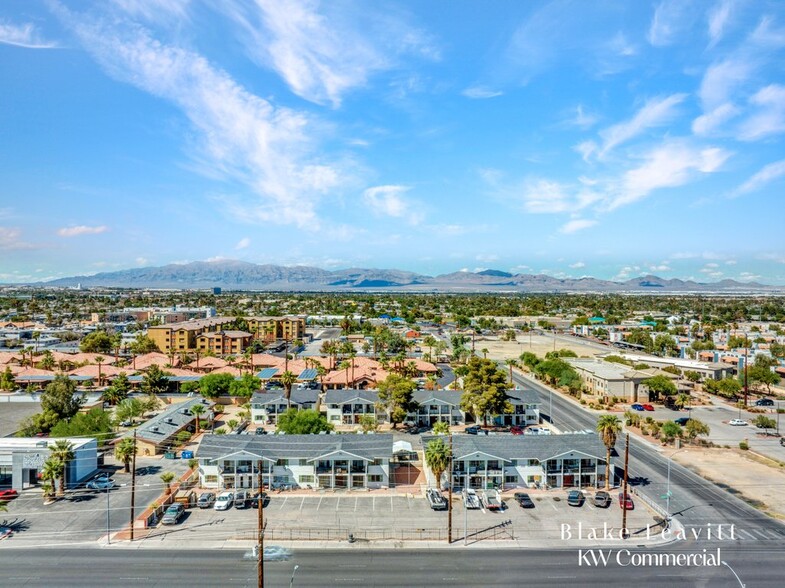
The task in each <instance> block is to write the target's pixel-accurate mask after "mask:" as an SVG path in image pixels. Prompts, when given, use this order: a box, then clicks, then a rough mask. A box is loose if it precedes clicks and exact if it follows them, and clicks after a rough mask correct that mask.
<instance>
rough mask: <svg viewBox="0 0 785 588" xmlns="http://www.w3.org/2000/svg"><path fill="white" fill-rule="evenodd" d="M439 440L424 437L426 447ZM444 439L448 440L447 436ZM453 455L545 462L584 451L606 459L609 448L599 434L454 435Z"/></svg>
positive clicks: (458, 456)
mask: <svg viewBox="0 0 785 588" xmlns="http://www.w3.org/2000/svg"><path fill="white" fill-rule="evenodd" d="M436 438H437V437H435V436H432V435H428V436H423V438H422V442H423V447H427V446H428V442H429V441H431V440H432V439H436ZM441 439H445V438H444V437H443V436H442V437H441ZM452 439H453V455H454V456H455V458H456V459H458V458H460V457H462V456H464V455H469V454H471V453H474V452H476V451H479V452H482V453H487V454H489V455H493V456H494V457H499V458H501V459H507V460H513V459H536V460H539V461H544V460H547V459H550V458H552V457H555V456H557V455H561V454H563V453H567V452H570V451H580V452H582V453H585V454H587V455H590V456H592V457H597V458H600V459H605V446H604V445H603V444H602V441H600V438H599V436H598V435H597V434H595V433H585V434H584V433H573V434H570V433H567V434H563V435H496V436H485V435H453V436H452Z"/></svg>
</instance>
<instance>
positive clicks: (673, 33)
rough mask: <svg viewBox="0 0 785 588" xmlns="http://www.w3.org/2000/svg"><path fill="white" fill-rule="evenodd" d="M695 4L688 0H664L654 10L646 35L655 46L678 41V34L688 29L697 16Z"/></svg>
mask: <svg viewBox="0 0 785 588" xmlns="http://www.w3.org/2000/svg"><path fill="white" fill-rule="evenodd" d="M693 9H694V6H693V5H692V3H691V2H688V1H687V0H663V1H662V2H660V4H659V5H658V6H657V8H656V9H655V10H654V16H653V17H652V21H651V26H650V27H649V32H648V34H647V35H646V38H647V39H648V41H649V43H651V44H652V45H654V46H655V47H664V46H666V45H672V44H673V43H675V42H676V40H677V36H678V35H679V34H680V33H682V32H683V31H685V30H686V29H688V28H689V27H690V25H691V24H692V21H693V19H694V17H695V14H694V12H693Z"/></svg>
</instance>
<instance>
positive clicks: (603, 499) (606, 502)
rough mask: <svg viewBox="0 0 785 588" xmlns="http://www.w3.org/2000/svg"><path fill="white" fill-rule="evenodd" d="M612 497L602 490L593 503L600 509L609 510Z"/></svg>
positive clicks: (595, 496)
mask: <svg viewBox="0 0 785 588" xmlns="http://www.w3.org/2000/svg"><path fill="white" fill-rule="evenodd" d="M611 502H612V501H611V495H610V494H608V493H607V492H606V491H605V490H600V491H599V492H597V493H596V494H595V495H594V498H593V499H592V503H593V504H594V506H596V507H598V508H608V507H609V506H610V505H611Z"/></svg>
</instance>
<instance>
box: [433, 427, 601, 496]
mask: <svg viewBox="0 0 785 588" xmlns="http://www.w3.org/2000/svg"><path fill="white" fill-rule="evenodd" d="M434 438H435V437H433V436H427V437H423V447H427V446H428V443H429V442H430V441H431V440H432V439H434ZM442 438H443V437H442ZM452 441H453V484H454V486H455V487H461V488H467V487H468V488H499V489H504V488H530V487H535V486H543V487H544V486H546V485H547V487H549V488H571V487H592V488H599V487H600V486H602V485H604V484H605V446H604V445H603V444H602V442H601V441H600V439H599V437H598V436H597V435H595V434H583V433H575V434H564V435H520V436H483V435H478V436H474V435H453V437H452ZM428 481H429V483H430V484H434V485H435V484H436V482H437V481H436V480H435V479H434V478H433V473H432V472H431V471H430V470H428ZM448 483H449V472H445V473H444V474H443V476H442V479H441V480H439V481H438V485H439V486H443V485H446V484H448Z"/></svg>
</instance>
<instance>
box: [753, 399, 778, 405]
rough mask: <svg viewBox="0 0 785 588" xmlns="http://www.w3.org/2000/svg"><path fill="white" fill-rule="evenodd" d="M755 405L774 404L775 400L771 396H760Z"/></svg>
mask: <svg viewBox="0 0 785 588" xmlns="http://www.w3.org/2000/svg"><path fill="white" fill-rule="evenodd" d="M755 406H774V401H773V400H772V399H771V398H760V399H758V400H756V401H755Z"/></svg>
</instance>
